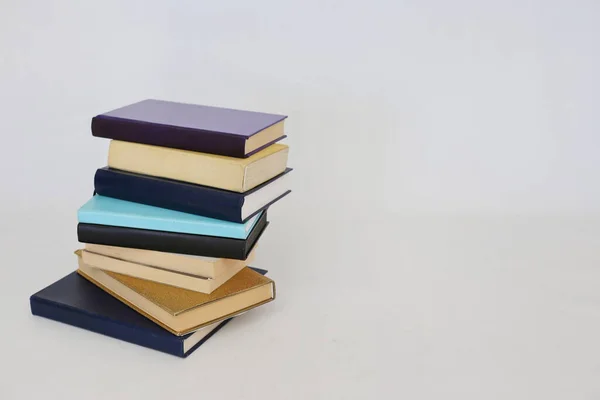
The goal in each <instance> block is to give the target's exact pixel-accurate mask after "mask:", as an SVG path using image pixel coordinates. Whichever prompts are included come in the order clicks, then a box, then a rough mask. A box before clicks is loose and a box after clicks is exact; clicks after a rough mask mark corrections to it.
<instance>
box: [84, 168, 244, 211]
mask: <svg viewBox="0 0 600 400" xmlns="http://www.w3.org/2000/svg"><path fill="white" fill-rule="evenodd" d="M94 189H95V190H96V193H98V194H99V195H101V196H107V197H113V198H116V199H121V200H126V201H132V202H135V203H140V204H147V205H150V206H155V207H161V208H166V209H169V210H174V211H180V212H185V213H189V214H195V215H202V216H205V217H209V218H215V219H220V220H223V221H230V222H237V223H241V222H242V205H243V202H244V195H242V194H239V193H231V192H227V191H223V190H216V189H213V188H207V187H204V186H200V185H193V184H186V183H182V182H176V181H172V180H168V179H158V178H154V177H151V176H147V175H141V174H133V173H126V172H121V171H116V170H111V169H105V168H101V169H98V170H97V171H96V175H95V176H94Z"/></svg>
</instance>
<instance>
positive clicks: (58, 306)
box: [30, 269, 267, 357]
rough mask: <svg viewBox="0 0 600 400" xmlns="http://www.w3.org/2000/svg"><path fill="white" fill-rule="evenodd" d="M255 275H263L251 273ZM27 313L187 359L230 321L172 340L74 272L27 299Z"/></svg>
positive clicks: (159, 328)
mask: <svg viewBox="0 0 600 400" xmlns="http://www.w3.org/2000/svg"><path fill="white" fill-rule="evenodd" d="M254 270H255V271H257V272H258V273H261V274H265V273H266V272H267V271H264V270H259V269H254ZM30 306H31V313H32V314H33V315H37V316H41V317H45V318H48V319H51V320H54V321H58V322H62V323H65V324H68V325H72V326H76V327H79V328H82V329H86V330H89V331H92V332H96V333H100V334H103V335H106V336H109V337H113V338H115V339H120V340H124V341H126V342H129V343H134V344H137V345H140V346H144V347H147V348H151V349H154V350H158V351H161V352H164V353H168V354H172V355H175V356H178V357H187V356H188V355H190V354H191V353H193V352H194V351H195V350H196V349H197V348H198V347H200V346H201V345H202V344H203V343H205V342H206V341H207V340H208V339H209V338H210V337H211V336H212V335H214V334H215V333H216V332H217V331H219V330H220V329H221V328H222V327H223V326H225V325H226V324H227V323H228V322H229V321H230V319H227V320H224V321H221V322H216V323H214V324H211V325H208V326H206V327H204V328H202V329H199V330H197V331H195V332H192V333H189V334H187V335H183V336H176V335H173V334H172V333H170V332H168V331H166V330H165V329H163V328H161V327H160V326H158V325H157V324H155V323H154V322H152V321H151V320H150V319H148V318H146V317H144V316H143V315H141V314H139V313H138V312H136V311H135V310H134V309H132V308H130V307H128V306H126V305H125V304H123V303H121V302H120V301H119V300H117V299H115V298H114V297H113V296H111V295H109V294H108V293H106V292H105V291H103V290H102V289H100V288H98V287H97V286H95V285H94V284H92V283H91V282H89V281H88V280H86V279H85V278H83V277H82V276H80V275H79V274H78V273H77V272H72V273H70V274H69V275H67V276H65V277H64V278H62V279H60V280H58V281H56V282H54V283H53V284H51V285H50V286H48V287H46V288H44V289H42V290H40V291H39V292H37V293H35V294H34V295H32V296H31V297H30Z"/></svg>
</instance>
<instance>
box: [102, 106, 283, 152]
mask: <svg viewBox="0 0 600 400" xmlns="http://www.w3.org/2000/svg"><path fill="white" fill-rule="evenodd" d="M286 118H287V117H286V116H285V115H277V114H267V113H261V112H254V111H244V110H234V109H230V108H222V107H211V106H201V105H195V104H186V103H176V102H172V101H162V100H153V99H149V100H143V101H140V102H138V103H135V104H130V105H128V106H125V107H121V108H118V109H116V110H112V111H109V112H106V113H104V114H100V115H97V116H95V117H94V118H93V119H92V135H94V136H98V137H103V138H108V139H116V140H122V141H125V142H135V143H144V144H150V145H154V146H161V147H171V148H175V149H182V150H191V151H199V152H202V153H212V154H220V155H223V156H229V157H238V158H246V157H248V156H250V155H252V154H254V153H256V152H258V151H260V150H262V149H264V148H265V147H267V146H270V145H272V144H273V143H275V142H277V141H279V140H281V139H283V138H285V134H284V127H283V123H284V120H285V119H286Z"/></svg>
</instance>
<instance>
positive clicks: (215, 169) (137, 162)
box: [108, 140, 289, 193]
mask: <svg viewBox="0 0 600 400" xmlns="http://www.w3.org/2000/svg"><path fill="white" fill-rule="evenodd" d="M288 154H289V147H288V146H286V145H284V144H279V143H277V144H273V145H271V146H269V147H267V148H265V149H263V150H261V151H259V152H258V153H256V154H253V155H252V156H250V157H248V158H243V159H242V158H233V157H225V156H219V155H214V154H207V153H198V152H195V151H187V150H179V149H170V148H168V147H159V146H151V145H147V144H140V143H131V142H123V141H119V140H112V141H111V142H110V146H109V149H108V166H109V168H115V169H120V170H122V171H128V172H134V173H137V174H144V175H150V176H156V177H160V178H167V179H173V180H176V181H182V182H189V183H194V184H196V185H205V186H210V187H215V188H218V189H225V190H230V191H233V192H239V193H243V192H246V191H248V190H250V189H253V188H255V187H256V186H258V185H260V184H262V183H264V182H266V181H268V180H269V179H271V178H273V177H275V176H277V175H279V174H281V173H282V172H283V171H285V169H286V167H287V160H288Z"/></svg>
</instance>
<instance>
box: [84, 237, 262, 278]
mask: <svg viewBox="0 0 600 400" xmlns="http://www.w3.org/2000/svg"><path fill="white" fill-rule="evenodd" d="M257 246H258V244H257V245H255V246H254V249H253V250H252V252H251V253H250V254H249V255H248V258H246V259H245V260H234V259H229V258H212V257H203V256H193V255H188V254H177V253H165V252H162V251H154V250H143V249H133V248H128V247H117V246H106V245H102V244H92V243H86V244H85V250H86V251H88V252H90V253H94V254H100V255H104V256H107V257H112V258H117V259H119V260H123V261H130V262H133V263H136V264H143V265H147V266H150V267H156V268H162V269H165V270H168V271H175V272H181V273H184V274H189V275H194V276H198V277H203V278H212V279H219V278H221V275H222V274H227V273H228V272H229V271H231V270H237V271H239V270H241V269H242V268H243V267H245V266H246V265H249V264H251V263H252V261H254V256H255V254H256V248H257ZM117 272H118V271H117Z"/></svg>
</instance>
